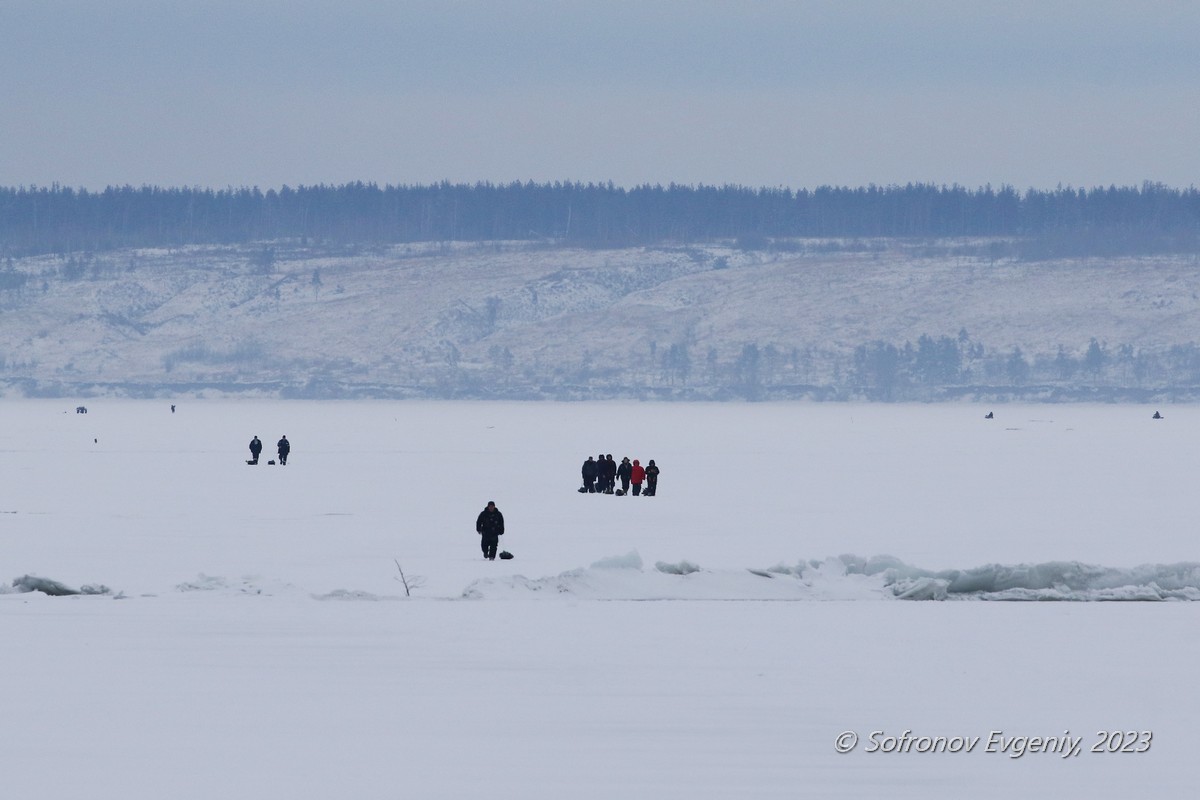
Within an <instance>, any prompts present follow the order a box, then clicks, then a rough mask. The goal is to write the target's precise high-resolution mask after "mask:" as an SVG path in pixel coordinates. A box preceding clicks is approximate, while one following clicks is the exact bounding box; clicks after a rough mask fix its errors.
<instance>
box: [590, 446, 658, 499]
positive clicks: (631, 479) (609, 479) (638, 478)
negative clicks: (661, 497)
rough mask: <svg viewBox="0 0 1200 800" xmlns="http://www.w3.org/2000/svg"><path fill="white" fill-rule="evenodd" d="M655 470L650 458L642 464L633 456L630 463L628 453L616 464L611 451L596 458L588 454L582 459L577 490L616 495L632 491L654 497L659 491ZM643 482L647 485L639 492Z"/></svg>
mask: <svg viewBox="0 0 1200 800" xmlns="http://www.w3.org/2000/svg"><path fill="white" fill-rule="evenodd" d="M658 473H659V469H658V466H657V465H656V464H655V463H654V459H653V458H652V459H650V463H649V464H647V465H646V466H644V467H643V466H642V462H640V461H638V460H637V459H636V458H635V459H633V462H632V463H630V461H629V456H626V457H625V458H622V459H621V463H620V464H617V462H616V461H614V460H613V456H612V453H609V454H608V455H605V454H603V453H601V454H600V455H599V456H597V457H596V458H592V457H591V456H588V457H587V461H584V462H583V486H581V487H580V488H579V491H580V492H581V493H584V494H616V495H627V494H630V493H631V492H632V494H633V496H634V497H637V496H638V495H643V494H644V495H645V496H646V497H653V496H654V495H655V494H656V493H657V492H658ZM618 480H619V481H621V488H620V489H618V488H617V481H618ZM643 483H644V484H645V485H646V491H645V492H643V491H642V484H643Z"/></svg>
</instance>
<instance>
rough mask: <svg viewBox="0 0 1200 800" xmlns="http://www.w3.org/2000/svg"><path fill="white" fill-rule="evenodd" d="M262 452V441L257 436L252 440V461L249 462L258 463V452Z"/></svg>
mask: <svg viewBox="0 0 1200 800" xmlns="http://www.w3.org/2000/svg"><path fill="white" fill-rule="evenodd" d="M261 452H262V442H261V441H259V439H258V437H257V436H255V437H254V438H253V439H251V440H250V461H249V462H247V463H250V464H257V463H258V454H259V453H261Z"/></svg>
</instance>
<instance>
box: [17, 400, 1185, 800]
mask: <svg viewBox="0 0 1200 800" xmlns="http://www.w3.org/2000/svg"><path fill="white" fill-rule="evenodd" d="M87 405H88V411H89V413H87V414H76V413H75V411H74V403H67V402H62V401H22V400H5V401H3V408H4V412H5V413H4V425H3V429H2V430H0V512H3V513H0V647H2V648H3V649H2V653H3V655H2V657H0V712H2V719H3V722H2V723H0V785H2V786H3V793H4V795H5V796H11V797H25V796H87V797H94V798H110V797H111V798H134V799H136V798H173V799H176V800H178V799H181V798H217V797H221V798H238V797H256V798H327V797H361V798H400V797H409V796H412V797H426V798H462V797H496V798H506V797H516V798H534V799H536V798H554V799H555V800H559V799H560V798H571V800H577V799H578V798H735V797H736V798H744V797H754V798H759V797H762V798H766V797H779V798H784V797H786V798H793V797H849V798H871V797H888V798H925V797H928V796H931V792H933V793H936V794H938V795H941V794H947V795H951V794H953V795H957V794H964V795H968V796H971V797H982V798H987V797H1022V796H1031V795H1032V794H1047V795H1053V796H1061V797H1079V798H1085V797H1086V798H1099V797H1112V798H1129V797H1141V796H1149V795H1151V794H1159V793H1175V794H1178V795H1180V796H1188V795H1190V794H1191V792H1193V791H1194V790H1195V785H1196V782H1197V779H1198V778H1200V766H1197V764H1198V762H1197V753H1200V734H1198V733H1197V728H1198V727H1200V723H1198V722H1197V712H1198V711H1200V707H1198V704H1197V702H1196V700H1195V691H1194V689H1193V684H1194V681H1195V673H1196V669H1197V664H1198V663H1200V637H1197V636H1196V633H1195V632H1196V630H1197V626H1198V623H1200V603H1193V602H1189V601H1191V600H1196V599H1200V564H1197V563H1196V562H1200V555H1198V548H1197V544H1196V533H1197V531H1196V524H1195V520H1196V504H1197V500H1196V498H1197V492H1196V486H1197V479H1198V478H1200V409H1197V408H1195V407H1187V406H1185V407H1166V408H1162V409H1161V411H1162V412H1163V413H1164V415H1165V417H1166V418H1165V419H1163V420H1152V419H1151V414H1152V413H1153V411H1154V410H1155V409H1153V408H1144V407H1135V406H1104V407H1092V406H995V407H990V408H985V407H980V406H971V405H952V406H946V405H933V406H899V407H897V406H867V405H834V404H830V405H799V404H797V405H783V404H780V405H699V404H698V405H654V404H632V403H631V404H611V403H606V404H576V405H567V404H524V405H522V404H485V403H477V404H470V403H463V404H446V403H442V404H434V403H429V404H421V403H412V404H407V403H382V402H381V403H358V404H351V403H302V402H269V401H255V402H250V401H246V402H240V401H224V400H221V401H218V400H206V401H204V400H191V401H183V402H180V403H179V404H178V409H177V411H176V413H174V414H172V413H171V410H170V408H169V404H168V403H167V402H162V401H155V402H132V401H104V400H96V401H89V402H88V403H87ZM988 410H993V411H995V415H996V418H995V419H992V420H985V419H984V414H985V413H986V412H987V411H988ZM282 434H287V436H288V438H289V439H290V440H291V442H292V445H293V449H292V454H291V457H290V458H289V463H288V465H287V466H268V465H267V464H266V463H265V462H266V459H267V457H268V452H264V454H263V463H261V464H260V465H258V466H253V467H252V466H247V465H246V464H245V459H246V458H248V457H249V456H248V451H247V449H246V445H247V443H248V442H249V440H250V438H251V436H252V435H258V436H259V437H260V438H261V439H262V440H263V441H264V443H266V446H267V451H269V454H270V457H272V458H273V457H274V447H273V443H274V442H275V441H276V440H277V439H278V438H279V437H280V435H282ZM601 452H603V453H612V454H613V455H614V456H615V457H616V459H617V460H618V461H620V459H621V458H622V457H623V456H629V457H631V458H639V459H641V460H642V462H643V463H645V462H646V460H648V459H650V458H653V459H655V460H656V461H657V463H658V464H659V466H660V467H661V468H662V477H661V480H660V484H659V495H658V496H657V497H651V498H645V497H637V498H635V497H612V496H594V495H592V496H588V495H581V494H579V493H577V492H576V491H575V490H576V489H577V488H578V486H579V484H580V479H579V467H580V464H581V463H582V461H583V460H584V459H585V458H586V456H588V455H589V454H591V455H596V454H599V453H601ZM488 500H495V501H496V503H497V505H498V506H499V508H500V509H501V511H503V513H504V515H505V519H506V523H507V526H508V533H507V534H506V535H505V536H504V537H503V539H502V540H501V549H507V550H510V551H511V552H512V553H513V554H514V555H515V558H514V559H513V560H511V561H494V562H488V561H484V560H483V559H482V558H481V555H480V552H479V548H478V537H477V536H476V534H475V533H474V520H475V516H476V515H477V514H478V513H479V511H480V510H481V509H482V508H483V506H484V505H485V503H486V502H487V501H488ZM397 562H399V565H400V566H401V567H403V569H404V572H405V574H406V576H408V577H409V579H410V583H415V584H418V585H416V586H415V587H412V588H411V596H406V593H405V589H404V586H402V585H401V583H400V582H399V581H397V580H396V579H397V578H398V577H399V572H398V570H397ZM65 589H69V590H72V591H80V592H83V593H82V594H72V595H67V596H63V595H60V594H58V592H61V591H63V590H65ZM1001 600H1003V601H1010V602H994V601H1001ZM1034 600H1040V601H1049V600H1056V601H1064V602H1028V601H1034ZM1135 600H1136V601H1145V600H1156V601H1157V600H1162V601H1164V602H1129V601H1135ZM986 601H993V602H986ZM1021 601H1025V602H1021ZM1100 601H1111V602H1100ZM1101 731H1104V732H1109V733H1110V734H1113V735H1104V734H1101V733H1099V732H1101ZM850 733H852V734H854V736H857V739H858V741H857V745H856V746H855V747H854V749H853V751H852V752H850V753H847V754H840V753H838V752H837V750H836V747H837V745H838V744H839V743H843V744H845V743H850V742H851V741H852V740H853V738H854V736H850V735H849V734H850ZM844 734H845V735H844ZM1035 737H1042V738H1041V739H1036V738H1035ZM1097 745H1099V749H1100V750H1108V749H1116V750H1124V751H1125V752H1092V749H1093V748H1094V747H1096V746H1097ZM1074 748H1078V751H1079V752H1078V753H1077V754H1073V753H1072V752H1071V751H1072V750H1073V749H1074ZM872 751H874V752H872ZM885 751H890V752H885ZM1022 753H1023V754H1022ZM1018 755H1020V757H1017V756H1018Z"/></svg>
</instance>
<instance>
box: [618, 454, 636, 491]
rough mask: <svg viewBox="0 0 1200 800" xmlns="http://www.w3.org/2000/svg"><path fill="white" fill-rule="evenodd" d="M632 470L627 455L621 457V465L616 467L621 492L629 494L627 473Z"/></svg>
mask: <svg viewBox="0 0 1200 800" xmlns="http://www.w3.org/2000/svg"><path fill="white" fill-rule="evenodd" d="M632 472H633V465H632V464H630V463H629V456H625V457H624V458H622V459H621V466H619V467H617V477H618V478H620V479H621V493H622V494H629V475H630V473H632Z"/></svg>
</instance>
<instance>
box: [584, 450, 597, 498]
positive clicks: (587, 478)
mask: <svg viewBox="0 0 1200 800" xmlns="http://www.w3.org/2000/svg"><path fill="white" fill-rule="evenodd" d="M599 474H600V465H599V464H597V463H596V460H595V459H594V458H592V457H591V456H588V457H587V461H585V462H583V488H584V490H585V491H587V492H588V493H589V494H595V492H596V478H597V477H598V476H599Z"/></svg>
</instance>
